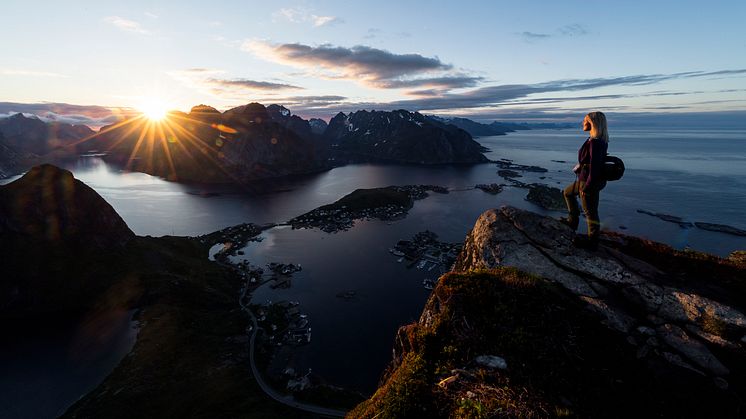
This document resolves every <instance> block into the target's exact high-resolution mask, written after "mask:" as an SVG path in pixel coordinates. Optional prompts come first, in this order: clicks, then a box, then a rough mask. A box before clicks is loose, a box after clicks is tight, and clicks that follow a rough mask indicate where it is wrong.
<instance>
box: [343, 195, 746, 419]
mask: <svg viewBox="0 0 746 419" xmlns="http://www.w3.org/2000/svg"><path fill="white" fill-rule="evenodd" d="M573 235H574V232H572V231H571V230H570V229H569V228H567V227H566V226H565V225H563V224H561V223H560V222H558V221H557V220H554V219H552V218H548V217H544V216H540V215H538V214H534V213H531V212H528V211H524V210H520V209H516V208H512V207H503V208H500V209H499V210H489V211H487V212H485V213H484V214H482V215H481V216H480V217H479V219H478V220H477V222H476V225H475V226H474V229H473V230H472V231H471V232H470V233H469V234H468V236H467V238H466V242H465V245H464V249H463V251H462V253H461V254H460V256H459V259H458V261H457V262H456V265H455V267H454V270H453V271H452V272H450V273H448V274H446V275H444V276H443V277H441V278H440V279H439V281H438V284H437V286H436V288H435V290H434V291H433V293H432V295H431V297H430V298H429V300H428V302H427V303H426V306H425V309H424V311H423V313H422V316H421V318H420V319H419V321H418V322H416V323H414V324H411V325H408V326H405V327H402V328H401V329H400V330H399V332H398V334H397V336H396V339H395V344H394V359H393V361H392V363H391V365H390V367H389V369H388V371H386V373H385V374H384V378H383V379H382V382H381V385H380V387H379V389H378V391H377V392H376V393H375V394H374V395H373V396H372V397H371V398H370V399H369V400H368V401H366V402H364V403H362V404H361V405H359V406H358V407H357V408H356V409H355V410H353V411H352V412H351V413H350V417H376V416H377V417H379V418H380V417H425V416H429V417H496V416H497V417H504V416H507V417H531V416H540V417H546V416H581V417H589V416H590V417H597V416H612V417H621V416H630V415H635V416H639V415H645V416H650V415H652V416H663V417H669V416H676V417H692V416H699V417H707V416H709V417H739V416H742V415H744V413H745V412H746V411H745V410H744V409H745V406H746V403H745V402H744V394H746V392H745V391H744V389H745V388H746V386H745V383H744V377H746V374H745V373H746V316H745V315H744V309H745V308H746V265H744V263H743V260H742V259H739V258H738V254H735V255H733V256H732V257H730V258H727V259H723V258H718V257H715V256H711V255H706V254H702V253H697V252H689V251H683V252H682V251H677V250H675V249H672V248H670V247H668V246H666V245H662V244H660V243H654V242H650V241H646V240H642V239H639V238H635V237H630V236H624V235H621V234H617V233H611V232H608V233H606V232H605V233H604V234H603V235H602V241H601V243H602V244H601V246H600V247H599V249H598V250H597V251H586V250H582V249H576V248H574V247H572V245H571V239H572V237H573Z"/></svg>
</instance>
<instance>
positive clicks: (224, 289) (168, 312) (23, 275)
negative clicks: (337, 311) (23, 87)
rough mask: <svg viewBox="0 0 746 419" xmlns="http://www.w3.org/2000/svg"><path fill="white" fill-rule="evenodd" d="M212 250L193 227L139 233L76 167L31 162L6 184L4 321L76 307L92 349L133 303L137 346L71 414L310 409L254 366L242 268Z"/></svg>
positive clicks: (1, 199)
mask: <svg viewBox="0 0 746 419" xmlns="http://www.w3.org/2000/svg"><path fill="white" fill-rule="evenodd" d="M207 254H208V245H206V244H203V243H201V242H200V241H199V240H197V239H193V238H187V237H168V236H167V237H159V238H153V237H137V236H135V235H134V234H133V233H132V232H131V231H130V230H129V228H127V226H126V224H125V223H124V222H123V221H122V219H121V218H120V217H119V216H118V215H117V214H116V212H114V210H113V209H112V208H111V207H110V206H109V205H108V204H107V203H106V202H105V201H104V200H103V199H102V198H101V197H100V196H98V194H96V192H95V191H93V190H92V189H90V188H89V187H88V186H86V185H84V184H83V183H81V182H80V181H78V180H76V179H74V178H73V177H72V175H71V174H70V172H68V171H65V170H62V169H59V168H56V167H54V166H49V165H44V166H39V167H35V168H33V169H31V170H30V171H29V172H28V173H27V174H26V175H24V176H23V177H22V178H21V179H19V180H16V181H15V182H13V183H11V184H8V185H5V186H0V255H1V256H0V257H2V263H1V264H0V266H2V274H0V326H3V327H5V326H7V325H8V324H12V325H13V327H14V328H15V329H19V328H28V330H29V334H33V332H34V330H35V329H34V327H36V326H38V325H39V324H45V323H46V320H48V319H49V318H50V317H52V316H54V317H55V318H57V319H60V318H65V319H71V321H74V322H76V323H77V324H79V328H78V329H79V335H80V336H77V335H76V336H75V338H76V342H77V341H78V340H80V341H81V342H86V344H88V343H90V345H89V346H90V347H86V350H87V351H96V350H100V346H99V344H100V342H102V341H106V340H107V339H109V338H111V331H110V330H109V329H108V328H107V325H109V324H111V319H112V318H122V317H124V318H127V317H128V316H129V314H128V313H132V312H133V311H135V312H136V314H135V319H136V320H137V321H138V322H139V331H138V335H137V341H136V343H135V346H134V348H133V349H132V351H131V353H130V354H129V355H128V356H126V357H125V358H124V359H122V361H121V362H120V364H119V365H118V366H117V367H116V369H115V370H114V371H113V372H112V373H111V374H110V375H109V376H108V377H107V378H106V379H105V380H104V382H103V383H101V384H100V385H99V386H98V387H96V389H94V390H92V391H91V392H90V393H89V394H87V395H85V396H83V397H81V399H80V400H78V401H77V402H76V403H75V404H74V405H73V406H72V407H70V408H69V409H68V411H67V412H66V413H65V414H64V415H63V416H64V417H73V418H75V417H80V418H90V417H107V418H131V417H244V416H251V417H259V418H274V417H290V416H293V417H305V416H304V415H302V414H300V415H299V414H298V412H296V411H294V410H293V409H290V408H287V407H285V406H283V405H280V404H279V403H276V402H275V401H273V400H272V399H270V398H269V397H267V396H265V394H264V393H263V392H262V391H261V389H260V388H259V386H258V385H257V384H256V382H255V381H254V379H253V378H252V375H251V374H252V372H251V368H250V366H249V363H248V361H247V357H248V347H247V342H248V339H247V337H246V326H247V324H248V319H247V318H246V315H245V313H244V312H243V311H242V310H240V306H239V304H238V301H237V300H238V295H239V289H240V287H241V286H242V285H243V280H242V279H241V278H240V277H239V276H238V275H237V274H236V273H235V272H234V271H232V270H230V269H227V268H225V267H222V266H221V265H218V264H215V263H213V262H210V261H209V260H208V258H207ZM36 344H37V345H38V343H36ZM73 349H75V348H73ZM70 356H71V357H76V356H78V354H77V353H71V354H70ZM48 361H49V360H39V362H40V365H47V364H46V363H45V362H48ZM76 373H77V372H76ZM80 373H81V374H85V373H86V371H80Z"/></svg>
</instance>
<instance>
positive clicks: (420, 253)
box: [389, 230, 463, 290]
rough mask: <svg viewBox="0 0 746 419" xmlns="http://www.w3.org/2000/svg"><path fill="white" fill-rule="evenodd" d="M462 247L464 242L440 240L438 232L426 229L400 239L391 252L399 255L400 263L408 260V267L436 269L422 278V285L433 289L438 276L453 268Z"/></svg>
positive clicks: (398, 260)
mask: <svg viewBox="0 0 746 419" xmlns="http://www.w3.org/2000/svg"><path fill="white" fill-rule="evenodd" d="M462 247H463V244H462V243H445V242H441V241H438V235H437V234H435V233H433V232H432V231H429V230H425V231H421V232H419V233H417V234H415V235H414V237H412V239H411V240H399V242H398V243H397V244H396V246H394V247H392V248H390V249H389V253H391V254H392V255H393V256H395V257H397V258H398V259H397V262H399V263H404V262H405V261H406V263H407V268H413V267H414V268H417V269H422V270H424V271H426V272H431V271H435V272H433V273H432V276H431V277H427V278H423V280H422V286H423V287H424V288H425V289H430V290H431V289H433V288H434V287H435V282H436V281H437V279H438V277H439V276H440V275H441V274H442V273H443V272H446V271H449V270H451V268H452V266H453V263H454V262H455V261H456V257H458V254H459V252H460V251H461V248H462ZM436 268H437V270H436Z"/></svg>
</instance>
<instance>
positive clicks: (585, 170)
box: [578, 138, 609, 192]
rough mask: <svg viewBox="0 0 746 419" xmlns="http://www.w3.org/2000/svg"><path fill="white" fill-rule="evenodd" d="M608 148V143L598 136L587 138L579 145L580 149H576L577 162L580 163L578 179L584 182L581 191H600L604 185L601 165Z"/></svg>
mask: <svg viewBox="0 0 746 419" xmlns="http://www.w3.org/2000/svg"><path fill="white" fill-rule="evenodd" d="M608 148H609V145H608V143H607V142H606V141H604V140H600V139H598V138H588V139H587V140H585V142H584V143H583V145H582V146H580V150H578V163H580V171H578V180H579V181H581V182H585V186H584V187H583V192H587V191H590V190H597V191H600V190H601V189H603V188H604V186H606V179H604V176H603V167H604V158H605V157H606V151H607V150H608Z"/></svg>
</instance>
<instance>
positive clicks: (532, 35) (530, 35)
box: [520, 31, 552, 41]
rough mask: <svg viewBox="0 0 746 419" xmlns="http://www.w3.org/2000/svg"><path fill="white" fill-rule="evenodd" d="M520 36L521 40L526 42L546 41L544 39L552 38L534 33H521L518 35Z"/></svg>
mask: <svg viewBox="0 0 746 419" xmlns="http://www.w3.org/2000/svg"><path fill="white" fill-rule="evenodd" d="M520 35H521V36H522V37H523V39H525V40H527V41H533V40H537V39H546V38H551V37H552V35H549V34H546V33H536V32H528V31H523V32H521V33H520Z"/></svg>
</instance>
